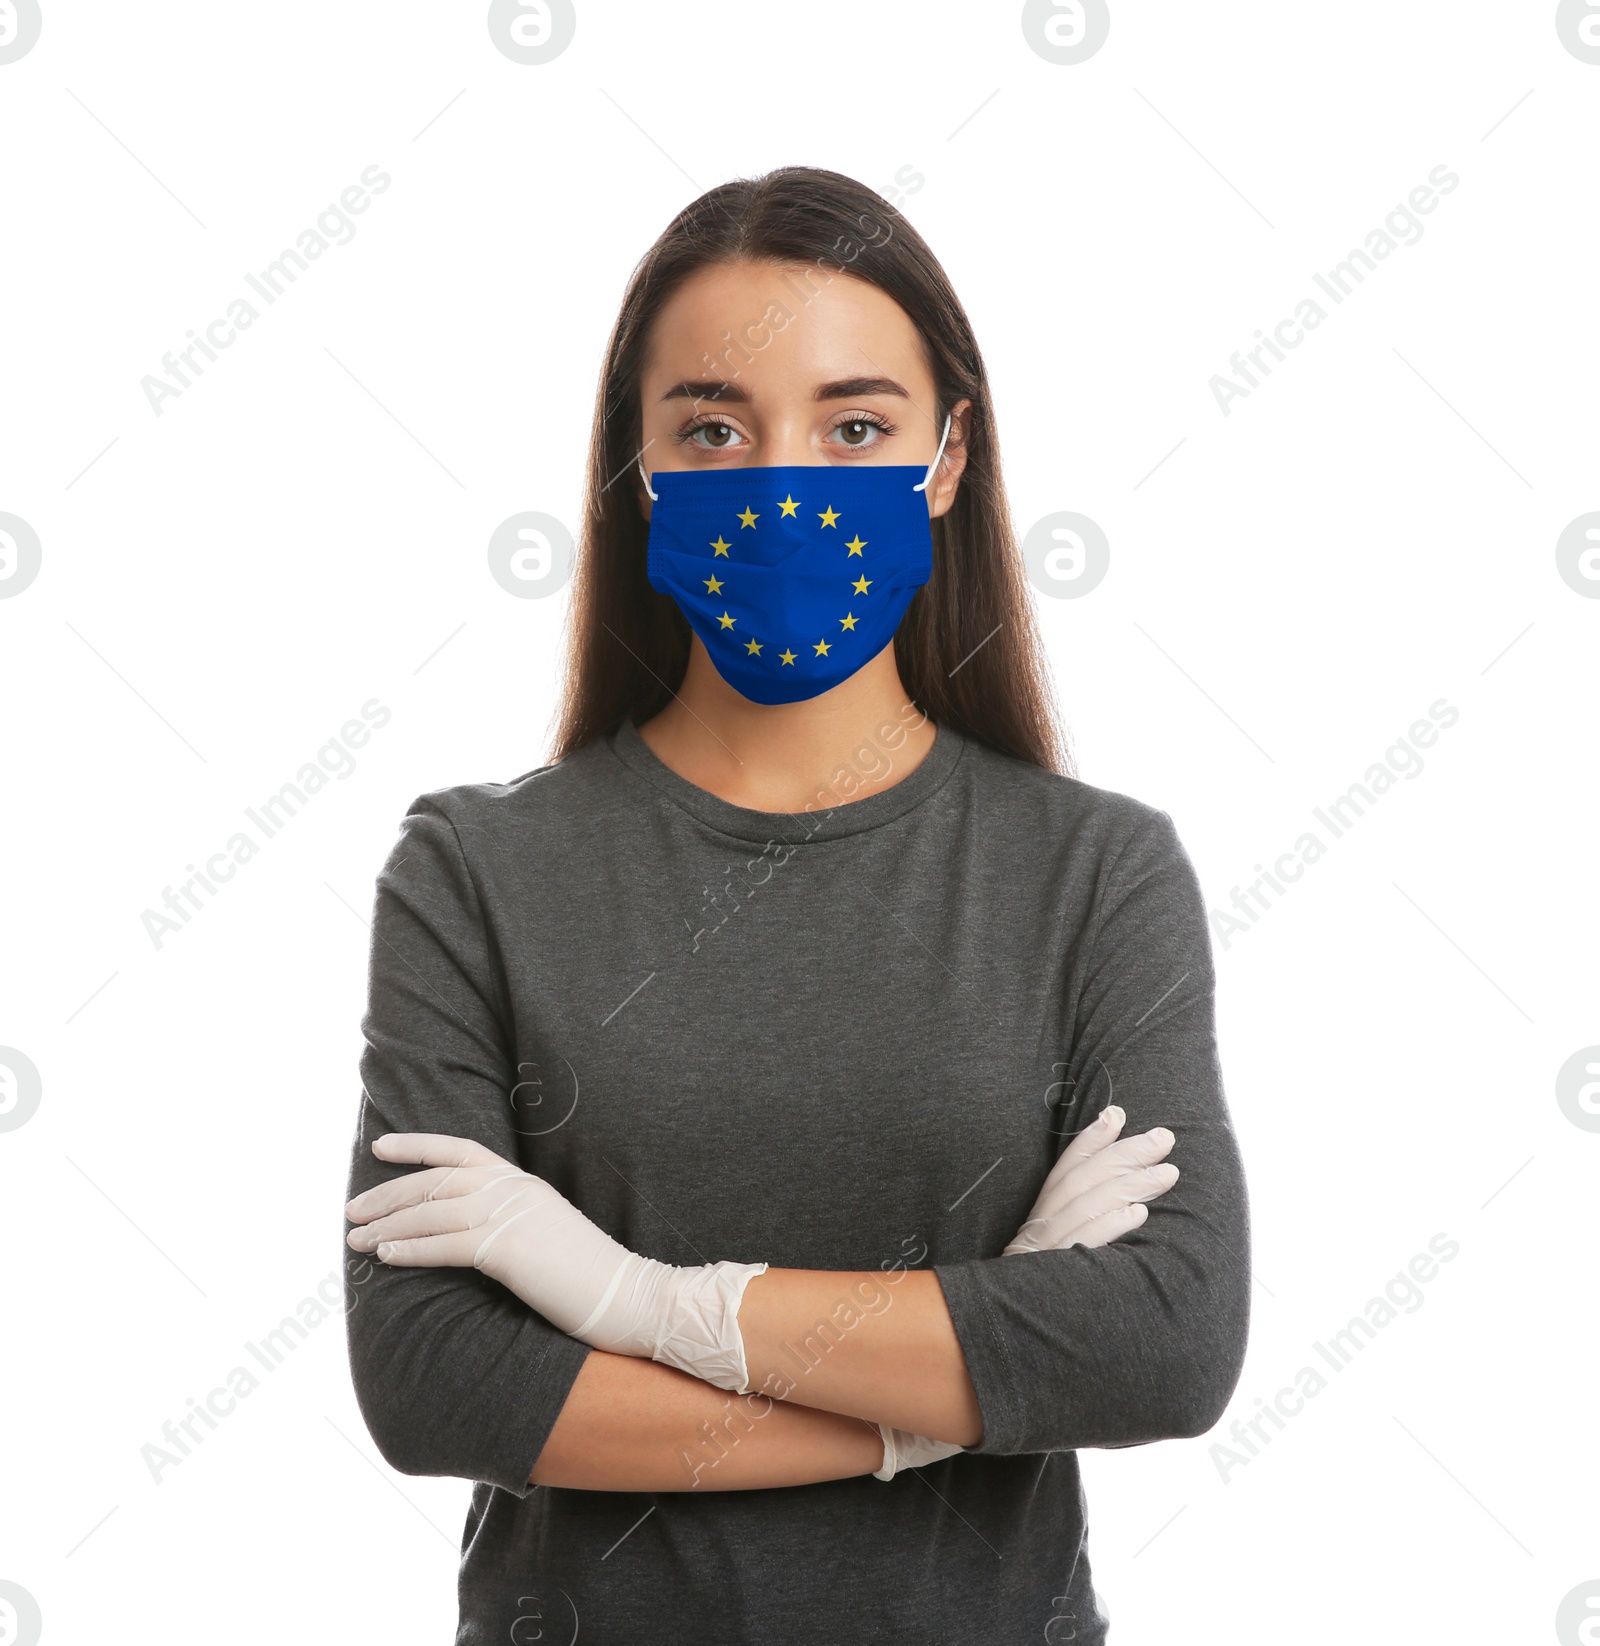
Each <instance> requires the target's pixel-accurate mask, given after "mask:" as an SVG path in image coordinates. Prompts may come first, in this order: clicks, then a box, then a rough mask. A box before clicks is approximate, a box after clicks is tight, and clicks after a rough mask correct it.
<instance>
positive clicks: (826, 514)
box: [817, 503, 839, 526]
mask: <svg viewBox="0 0 1600 1646" xmlns="http://www.w3.org/2000/svg"><path fill="white" fill-rule="evenodd" d="M838 518H839V517H838V515H836V514H835V513H834V512H833V505H832V504H831V503H830V504H829V505H828V506H827V508H826V509H824V510H823V511H822V513H821V514H819V515H818V516H817V519H818V520H820V521H821V522H822V523H823V525H824V526H831V525H832V524H833V523H834V521H836V520H837V519H838Z"/></svg>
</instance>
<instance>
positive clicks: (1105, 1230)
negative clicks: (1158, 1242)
mask: <svg viewBox="0 0 1600 1646" xmlns="http://www.w3.org/2000/svg"><path fill="white" fill-rule="evenodd" d="M1127 1118H1128V1117H1127V1115H1126V1114H1124V1113H1123V1111H1122V1110H1121V1109H1120V1108H1119V1107H1118V1106H1117V1105H1116V1104H1114V1103H1108V1104H1107V1105H1106V1107H1105V1108H1104V1109H1102V1110H1101V1111H1100V1115H1099V1118H1098V1119H1096V1120H1095V1121H1094V1122H1093V1124H1091V1125H1089V1126H1086V1127H1084V1129H1083V1130H1082V1131H1081V1132H1079V1133H1078V1135H1077V1136H1076V1137H1075V1138H1073V1140H1072V1141H1071V1143H1069V1144H1068V1145H1067V1147H1066V1148H1065V1149H1064V1150H1062V1152H1061V1158H1060V1159H1059V1160H1057V1161H1056V1163H1055V1165H1054V1166H1052V1167H1051V1168H1050V1174H1049V1176H1048V1177H1046V1178H1045V1180H1044V1184H1043V1186H1042V1187H1041V1188H1040V1190H1039V1194H1038V1198H1037V1199H1036V1200H1035V1201H1034V1203H1033V1209H1032V1211H1030V1212H1029V1213H1028V1215H1027V1217H1026V1218H1024V1219H1023V1223H1022V1227H1021V1228H1020V1229H1018V1230H1017V1232H1016V1235H1015V1236H1014V1237H1013V1239H1012V1241H1011V1244H1010V1245H1009V1246H1007V1247H1006V1249H1005V1251H1004V1252H1003V1253H1002V1254H1001V1255H1002V1256H1003V1257H1014V1256H1016V1255H1017V1254H1018V1253H1019V1252H1047V1251H1056V1250H1058V1249H1059V1248H1061V1247H1063V1246H1109V1245H1110V1244H1111V1242H1112V1241H1114V1240H1117V1239H1119V1238H1120V1237H1121V1236H1122V1235H1125V1234H1128V1233H1129V1232H1130V1231H1132V1230H1134V1229H1137V1228H1138V1227H1139V1225H1140V1224H1141V1223H1143V1222H1144V1220H1145V1218H1146V1216H1147V1215H1148V1213H1147V1212H1146V1211H1145V1207H1144V1202H1145V1201H1147V1200H1154V1199H1155V1198H1156V1196H1157V1195H1163V1194H1165V1193H1166V1192H1167V1190H1168V1189H1170V1188H1171V1187H1172V1185H1173V1184H1174V1183H1176V1182H1177V1181H1178V1168H1177V1167H1176V1166H1168V1165H1158V1164H1157V1162H1158V1161H1160V1160H1162V1158H1163V1157H1164V1156H1165V1155H1166V1154H1167V1153H1168V1152H1169V1151H1170V1150H1171V1148H1172V1142H1173V1139H1172V1133H1171V1132H1169V1131H1168V1130H1167V1129H1166V1127H1165V1126H1157V1127H1155V1128H1154V1129H1153V1130H1152V1131H1148V1132H1143V1133H1141V1134H1140V1135H1139V1136H1138V1137H1130V1138H1127V1139H1126V1140H1125V1141H1123V1142H1121V1143H1117V1142H1116V1141H1115V1139H1116V1137H1117V1134H1118V1133H1119V1132H1120V1131H1121V1130H1122V1123H1123V1122H1124V1121H1125V1120H1126V1119H1127Z"/></svg>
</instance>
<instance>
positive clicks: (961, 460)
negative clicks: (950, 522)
mask: <svg viewBox="0 0 1600 1646" xmlns="http://www.w3.org/2000/svg"><path fill="white" fill-rule="evenodd" d="M971 426H972V402H971V401H970V400H958V401H956V403H955V405H953V406H952V407H951V408H950V438H949V439H948V440H946V441H945V443H944V455H943V456H942V457H941V458H940V459H939V466H938V468H936V469H935V470H934V471H933V478H932V479H931V480H930V481H929V482H928V517H929V519H931V520H937V519H938V518H939V516H940V515H941V514H944V513H946V512H947V511H948V510H949V508H950V505H951V504H952V503H954V502H955V500H956V487H957V486H958V485H960V483H961V476H962V475H963V474H964V473H965V472H966V467H967V431H968V429H969V428H970V427H971Z"/></svg>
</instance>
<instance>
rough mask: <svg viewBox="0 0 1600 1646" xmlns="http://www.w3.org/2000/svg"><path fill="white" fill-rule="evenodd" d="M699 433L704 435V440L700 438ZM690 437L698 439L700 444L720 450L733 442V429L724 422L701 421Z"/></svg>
mask: <svg viewBox="0 0 1600 1646" xmlns="http://www.w3.org/2000/svg"><path fill="white" fill-rule="evenodd" d="M701 435H704V436H705V439H704V440H700V436H701ZM690 438H691V439H694V440H698V441H700V444H701V445H702V446H710V447H711V448H712V450H714V451H720V450H722V449H724V448H725V447H727V446H730V445H732V444H733V439H734V431H733V430H732V429H730V428H729V427H728V425H727V424H726V423H702V424H701V425H700V427H699V428H697V429H696V430H695V431H694V433H693V435H692V436H691V437H690Z"/></svg>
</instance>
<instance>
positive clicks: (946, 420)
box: [911, 412, 950, 492]
mask: <svg viewBox="0 0 1600 1646" xmlns="http://www.w3.org/2000/svg"><path fill="white" fill-rule="evenodd" d="M949 438H950V413H949V412H946V413H945V414H944V433H943V434H941V435H940V436H939V449H938V451H936V452H935V453H934V454H933V461H932V462H931V463H930V464H929V465H928V472H927V473H926V474H925V475H923V477H922V483H921V484H920V485H917V486H913V487H912V488H911V489H912V491H914V492H920V491H926V490H927V487H928V482H929V481H930V480H932V479H933V471H934V470H935V469H936V468H938V466H939V459H940V458H941V457H943V456H944V443H945V441H947V440H948V439H949Z"/></svg>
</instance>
